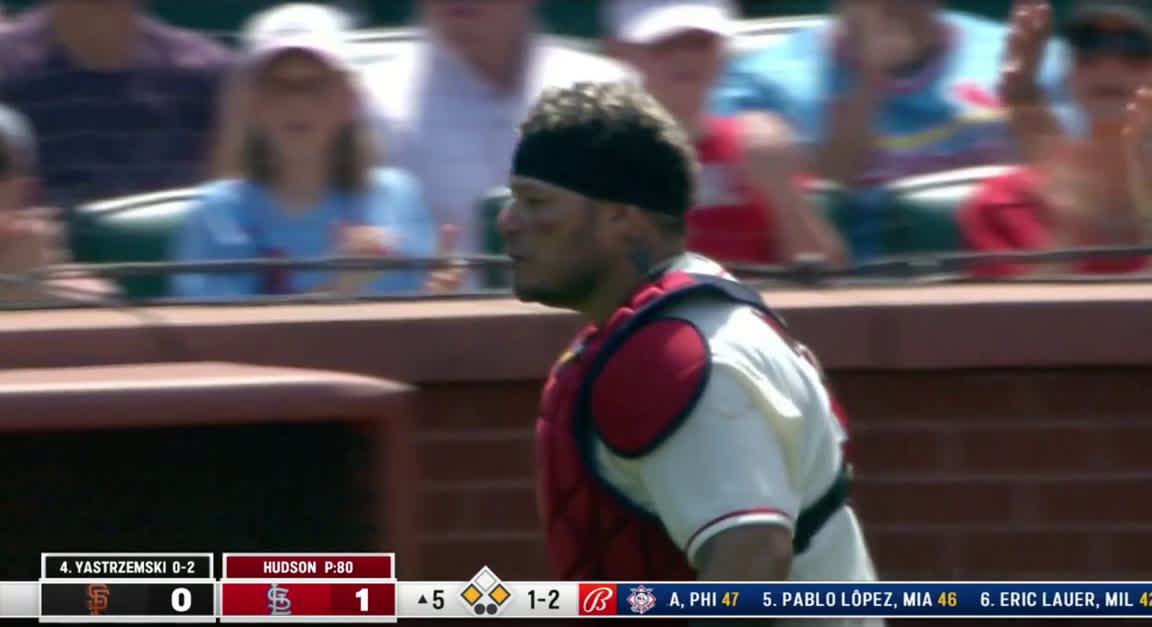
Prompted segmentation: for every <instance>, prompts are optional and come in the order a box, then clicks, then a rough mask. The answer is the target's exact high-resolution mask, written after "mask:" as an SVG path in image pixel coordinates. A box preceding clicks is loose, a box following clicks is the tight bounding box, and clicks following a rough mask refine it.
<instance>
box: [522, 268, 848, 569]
mask: <svg viewBox="0 0 1152 627" xmlns="http://www.w3.org/2000/svg"><path fill="white" fill-rule="evenodd" d="M700 296H712V297H716V296H719V297H722V298H727V299H730V300H732V301H733V302H734V303H741V304H747V305H751V306H753V307H755V308H756V309H757V310H759V311H760V312H761V313H762V315H763V317H764V319H765V322H766V323H767V324H770V325H772V326H773V327H774V328H775V329H777V331H778V332H780V333H781V334H783V333H784V326H783V323H782V322H781V321H780V320H779V318H777V317H776V316H775V314H773V313H772V312H771V311H770V310H769V309H768V308H767V307H766V306H765V305H764V303H763V301H762V300H761V299H760V295H759V293H758V292H756V291H755V290H753V289H751V288H749V287H747V286H745V285H743V284H741V283H738V282H736V281H731V280H727V279H723V278H720V277H715V276H707V275H696V274H687V273H682V272H672V273H668V274H665V275H663V276H662V277H660V278H659V279H658V280H657V281H655V282H654V283H651V284H649V285H647V286H645V287H644V288H642V289H640V290H638V291H637V293H636V294H635V295H634V296H633V297H632V299H631V300H630V301H629V303H628V304H627V305H625V306H624V307H621V308H620V309H618V310H617V311H616V312H615V313H614V314H613V315H612V316H611V318H610V319H609V321H608V322H607V323H606V324H605V325H604V326H603V327H602V328H601V329H595V328H592V327H589V328H586V329H585V330H584V331H582V332H581V333H580V334H579V335H578V336H577V337H576V340H575V341H574V342H573V344H572V347H573V348H571V349H570V350H569V351H568V352H566V353H565V355H564V356H563V357H561V358H560V360H559V361H558V362H557V363H556V365H555V366H553V368H552V372H551V373H550V375H549V378H548V382H547V384H546V385H545V388H544V394H543V398H542V401H541V406H540V416H539V418H538V419H537V421H536V453H537V464H538V484H537V491H538V494H537V496H538V506H539V514H540V518H541V521H542V523H543V525H544V529H545V531H546V533H547V537H548V544H549V547H550V549H551V553H552V558H553V562H554V564H555V566H556V567H557V569H558V574H559V575H560V577H561V578H563V579H565V580H584V581H605V580H635V581H686V580H694V579H696V571H695V569H694V568H693V567H692V566H691V565H690V564H689V563H688V561H687V559H686V557H685V555H684V553H683V551H681V549H680V547H678V546H677V545H676V544H675V543H674V542H673V541H672V540H671V539H670V538H669V537H668V534H667V533H666V532H665V530H664V528H663V526H662V525H661V523H660V520H659V519H658V518H656V517H655V516H654V515H653V514H651V513H649V512H647V511H644V510H642V509H641V508H639V507H637V506H636V505H634V504H633V503H631V502H630V501H629V500H628V499H627V498H626V497H625V496H624V495H622V494H620V493H619V492H618V491H617V490H615V489H614V488H613V487H612V486H611V485H609V484H608V483H607V482H606V481H604V480H603V478H602V477H600V476H599V474H598V472H597V465H596V462H595V445H596V441H597V440H599V441H601V442H603V443H604V444H605V445H606V446H608V448H609V449H610V450H612V451H613V453H615V454H617V455H620V456H622V457H625V458H629V457H630V458H637V457H642V456H643V455H645V454H646V453H648V452H649V451H651V450H653V449H654V448H656V446H658V445H659V444H660V443H661V442H662V441H663V440H664V439H665V438H667V437H668V436H669V435H671V434H672V433H673V432H674V431H675V430H676V428H677V427H678V426H679V425H680V423H681V422H682V421H683V420H684V419H685V418H686V417H687V416H688V415H689V414H690V413H691V411H692V408H693V407H694V406H695V404H696V401H697V400H698V398H699V396H700V394H701V393H702V392H703V390H704V387H705V385H706V384H707V382H708V375H709V373H710V366H711V358H710V352H709V349H708V344H707V340H706V339H705V338H704V337H703V336H702V335H701V334H700V332H699V331H698V330H697V329H696V327H694V326H693V325H692V324H691V323H689V322H687V321H685V320H681V319H677V318H668V317H663V316H661V315H660V314H661V313H662V312H664V311H667V309H668V308H669V307H671V306H673V305H676V304H678V303H682V302H684V301H685V300H687V299H690V298H697V297H700ZM797 350H803V349H802V348H801V347H799V345H797ZM848 491H849V479H848V473H847V472H843V473H841V476H840V478H839V479H837V481H836V482H835V483H834V485H833V486H831V487H830V488H829V489H828V491H827V493H826V494H825V495H824V496H823V497H821V499H819V500H818V501H817V503H815V504H814V505H812V506H811V507H809V508H808V509H806V510H805V511H803V512H801V513H800V516H799V518H798V520H797V523H796V532H795V538H794V543H793V545H794V546H793V548H794V551H795V553H796V554H800V553H802V552H803V551H804V550H805V549H806V548H807V546H808V542H809V541H810V540H811V538H812V536H813V535H815V533H816V531H818V530H819V528H820V527H821V526H823V524H824V523H825V522H826V521H827V519H828V518H829V517H831V516H832V514H834V513H835V512H836V511H837V510H839V509H840V507H841V506H843V505H844V503H845V502H846V501H847V498H848Z"/></svg>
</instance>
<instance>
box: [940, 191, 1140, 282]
mask: <svg viewBox="0 0 1152 627" xmlns="http://www.w3.org/2000/svg"><path fill="white" fill-rule="evenodd" d="M1039 186H1040V175H1039V173H1037V172H1036V171H1035V170H1032V169H1030V168H1018V169H1015V170H1012V171H1011V172H1008V173H1006V174H1003V175H1001V176H997V177H995V178H991V179H988V180H987V181H985V182H984V184H983V185H981V186H980V188H979V189H978V190H976V193H975V194H973V196H972V198H970V199H969V200H968V202H967V203H966V204H965V205H964V207H963V208H962V209H961V210H960V212H959V214H958V215H957V218H958V220H959V222H960V228H961V229H962V231H963V234H964V240H965V242H966V243H967V246H968V248H970V249H971V250H973V251H983V252H1005V251H1012V250H1044V249H1048V248H1055V247H1056V246H1055V245H1054V244H1053V241H1052V232H1051V228H1052V227H1051V222H1050V220H1051V211H1050V209H1049V207H1048V205H1047V203H1046V202H1045V200H1044V197H1043V195H1042V194H1041V193H1040V190H1039ZM1072 265H1073V267H1074V269H1075V270H1076V271H1077V272H1083V273H1100V274H1118V273H1122V272H1134V271H1136V270H1142V269H1144V268H1145V267H1147V266H1148V258H1147V257H1125V258H1120V257H1113V258H1095V259H1084V260H1082V261H1079V262H1076V263H1074V264H1072ZM1028 268H1029V265H1025V264H1015V263H1007V262H991V263H986V264H981V265H980V266H978V267H976V268H975V269H974V273H975V274H978V275H983V276H1012V275H1017V274H1024V273H1025V272H1027V271H1028Z"/></svg>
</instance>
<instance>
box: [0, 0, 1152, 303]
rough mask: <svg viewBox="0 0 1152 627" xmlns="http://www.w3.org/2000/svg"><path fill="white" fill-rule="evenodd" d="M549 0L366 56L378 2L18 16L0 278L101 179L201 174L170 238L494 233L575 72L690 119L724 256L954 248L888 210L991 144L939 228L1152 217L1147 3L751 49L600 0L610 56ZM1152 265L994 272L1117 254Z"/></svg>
mask: <svg viewBox="0 0 1152 627" xmlns="http://www.w3.org/2000/svg"><path fill="white" fill-rule="evenodd" d="M574 1H575V0H574ZM581 1H583V0H581ZM537 4H538V1H537V0H420V1H419V2H418V3H417V6H418V8H419V11H418V19H419V27H420V33H421V34H420V36H419V37H418V38H417V39H416V40H414V41H412V42H410V44H406V45H405V46H404V47H403V49H402V50H401V51H399V52H397V53H396V54H394V55H390V56H388V58H386V59H383V60H379V61H377V62H373V63H367V64H356V63H353V57H354V55H353V54H352V52H351V49H350V46H351V44H350V43H349V34H350V33H351V32H352V31H353V30H354V29H356V28H357V27H358V25H357V24H355V23H353V21H352V20H351V18H350V17H349V16H348V15H347V14H344V13H342V12H340V11H339V10H337V9H334V8H331V7H329V6H326V5H324V4H304V3H292V4H285V5H282V6H278V7H275V8H273V9H271V10H268V11H265V12H263V13H261V14H258V15H255V16H252V18H251V20H250V21H249V22H248V24H246V25H245V26H244V30H243V36H242V37H241V39H240V41H239V44H238V45H237V46H235V47H231V46H225V45H223V44H221V43H219V42H217V41H214V40H212V39H210V38H208V37H206V36H203V35H201V34H197V33H194V32H191V31H187V30H183V29H180V28H177V27H174V26H172V25H169V24H166V23H164V22H162V21H161V20H160V19H158V18H157V17H155V16H151V15H149V13H148V10H147V3H146V2H143V1H141V0H99V1H93V0H44V1H43V2H41V3H40V4H39V5H38V6H36V7H34V8H31V9H29V10H27V11H25V12H21V13H19V14H14V15H7V16H6V17H5V20H4V24H3V27H2V28H0V103H3V108H0V274H2V275H5V276H8V277H9V278H11V277H13V276H16V275H22V274H25V273H28V272H32V271H34V270H37V269H39V268H42V267H44V266H51V265H53V264H59V263H61V262H63V261H67V260H69V259H70V258H76V257H77V255H75V254H73V253H74V251H70V250H68V245H67V242H68V238H67V237H66V235H65V234H66V233H67V232H68V229H69V225H70V224H71V223H72V220H73V218H74V216H75V215H76V212H77V211H79V209H80V208H81V207H84V206H85V205H87V204H90V203H93V202H96V201H103V200H108V199H113V198H118V197H124V196H131V195H135V194H143V193H147V192H156V191H161V190H169V189H174V188H186V187H195V188H196V190H197V191H196V194H195V199H194V200H193V201H191V203H190V205H189V207H188V209H187V211H186V213H185V214H184V215H183V217H182V218H181V220H180V224H179V225H178V226H177V227H176V228H174V232H173V233H172V237H171V242H170V245H169V246H168V247H167V251H168V254H167V257H166V258H167V259H168V260H172V261H214V260H233V259H253V258H277V257H279V258H295V257H308V258H310V257H323V256H329V255H340V256H376V255H379V256H386V257H397V258H404V257H412V258H423V257H432V256H452V255H469V254H482V253H497V252H500V251H499V230H498V226H497V223H496V220H495V219H494V218H495V215H494V210H492V208H491V207H492V205H491V203H488V202H485V201H486V199H488V198H489V197H490V195H491V193H492V191H493V190H494V189H496V188H498V187H500V186H502V185H504V184H505V183H506V180H507V176H508V171H509V165H510V161H511V157H512V152H513V149H514V146H515V143H516V140H517V127H518V125H519V123H520V121H521V119H522V117H523V116H524V115H525V114H526V113H527V111H528V109H529V107H530V106H531V105H532V104H533V102H534V101H535V99H536V98H537V97H538V96H539V94H540V93H541V92H542V91H543V90H545V89H547V88H549V87H552V86H562V85H566V84H571V83H574V82H581V81H619V80H625V81H642V82H643V84H644V85H645V86H646V88H647V89H648V91H650V92H651V93H652V94H653V95H654V96H655V97H656V98H657V99H658V100H659V101H660V102H661V103H662V104H664V106H665V107H666V108H667V109H668V111H669V112H670V113H672V114H673V115H674V116H675V117H676V118H677V119H678V120H679V121H680V122H681V123H682V124H683V126H684V128H685V129H686V130H688V131H689V132H690V133H691V135H692V136H693V137H694V138H695V140H696V147H697V156H698V159H699V161H700V171H699V181H698V187H697V192H696V198H697V207H696V208H695V209H693V211H691V212H690V213H689V214H688V216H687V218H686V225H685V227H686V229H685V232H686V236H687V239H688V245H689V248H691V249H693V250H696V251H698V252H701V253H704V254H706V255H709V256H712V257H713V258H715V259H717V260H720V261H723V262H746V263H786V262H791V261H794V260H796V259H798V258H813V257H816V258H821V259H823V260H825V261H826V262H828V263H832V264H840V263H853V262H860V261H866V260H869V259H873V258H877V257H884V256H888V255H892V254H897V253H900V252H906V251H908V250H918V251H920V250H934V249H936V248H940V247H941V245H939V244H933V243H931V242H930V240H931V237H930V236H929V235H924V236H923V239H922V240H919V241H918V238H920V237H921V235H920V234H918V233H917V231H916V226H915V224H916V222H915V221H914V220H913V221H908V220H903V221H894V219H893V217H892V216H893V215H894V214H893V211H892V209H891V207H892V206H893V205H894V204H897V202H898V198H897V197H898V196H899V194H900V191H899V190H901V189H906V188H907V185H906V183H907V182H908V181H909V180H913V179H917V177H921V180H922V177H925V176H934V175H938V174H940V173H949V172H957V171H968V170H969V169H972V168H979V172H980V174H979V176H977V177H976V178H975V179H974V180H973V178H972V176H968V177H967V178H965V177H959V178H958V179H957V180H960V179H963V180H964V181H966V185H967V186H966V187H963V191H964V194H963V197H962V198H959V199H958V201H957V202H956V203H954V204H953V205H950V206H948V207H946V208H945V209H944V215H943V216H934V219H943V220H944V221H945V222H946V223H947V225H948V227H947V228H954V229H955V233H956V237H955V238H954V243H953V244H952V245H950V246H943V248H951V249H952V250H970V251H984V252H998V251H1009V250H1043V249H1049V248H1064V247H1077V246H1108V245H1139V244H1143V243H1146V242H1147V240H1148V236H1149V225H1150V224H1152V222H1150V218H1152V190H1150V189H1148V185H1149V179H1150V177H1149V176H1148V173H1149V172H1150V171H1152V170H1150V169H1149V165H1150V164H1148V163H1147V159H1148V157H1149V156H1150V155H1152V152H1150V148H1152V144H1150V143H1149V138H1150V135H1149V125H1150V124H1152V92H1150V91H1148V90H1146V89H1145V87H1144V86H1145V85H1148V84H1150V79H1152V0H1079V1H1074V3H1073V6H1072V7H1071V10H1070V12H1069V13H1068V16H1067V17H1066V18H1064V19H1062V20H1060V21H1059V22H1057V20H1055V19H1054V17H1053V12H1052V7H1051V6H1049V5H1048V3H1047V2H1046V1H1045V0H1016V1H1015V3H1014V6H1013V9H1012V14H1011V18H1010V19H1009V20H1008V21H1007V22H1005V23H999V22H995V21H991V20H988V19H986V18H982V17H976V16H972V15H966V14H961V13H957V12H953V11H949V10H948V9H947V7H946V6H945V3H944V2H942V1H940V2H938V1H936V0H838V1H837V2H835V3H833V5H832V6H833V9H832V13H831V14H830V15H829V16H828V19H827V20H826V21H824V23H822V24H820V25H818V26H813V27H810V28H803V29H800V30H797V31H795V32H792V33H789V34H787V35H784V36H782V37H780V38H779V39H776V40H773V41H772V42H771V43H769V44H767V45H766V46H765V47H764V48H762V49H759V50H755V51H752V52H750V53H746V54H735V53H733V52H732V48H733V46H732V43H733V37H734V36H735V27H736V25H737V24H738V21H739V20H740V19H741V16H740V15H739V14H738V11H737V8H736V6H735V5H734V4H733V3H732V2H729V1H728V0H602V2H601V3H600V4H601V9H602V17H603V32H604V33H605V34H604V37H603V39H602V41H600V42H597V46H596V47H597V51H596V53H593V52H589V51H583V50H578V49H576V48H573V47H570V46H564V45H561V44H559V43H557V42H556V41H555V40H552V39H548V38H546V37H544V36H543V32H542V28H541V25H540V23H539V21H538V20H537V18H536V15H537V12H536V9H537V8H538V7H537ZM557 158H562V155H559V156H558V157H557ZM985 166H996V167H985ZM973 176H974V175H973ZM496 210H498V207H497V208H496ZM937 211H939V210H937ZM895 230H900V231H901V232H900V233H899V237H898V238H894V237H892V234H893V231H895ZM897 239H898V240H900V241H903V242H905V245H903V246H902V247H901V246H897V245H894V244H893V242H894V241H896V240H897ZM909 241H911V242H912V244H911V245H907V242H909ZM108 258H111V259H115V258H116V256H115V251H114V250H113V251H111V254H110V255H109V257H108ZM76 260H77V261H89V260H87V259H83V258H79V259H76ZM105 260H106V259H105ZM1147 261H1148V258H1147V257H1142V256H1141V257H1115V256H1112V257H1100V258H1087V259H1084V260H1080V261H1076V262H1073V263H1063V264H1056V265H1047V266H1039V265H1023V264H1008V263H988V264H983V265H981V266H978V267H976V268H974V272H976V273H979V274H985V275H996V276H1002V275H1017V274H1024V273H1028V272H1053V271H1056V272H1064V273H1066V272H1074V273H1079V272H1097V273H1118V272H1133V271H1139V270H1142V269H1145V268H1146V266H1147ZM486 280H487V279H486V278H485V277H482V276H480V275H478V274H477V275H475V276H473V275H472V274H470V273H466V272H465V271H463V270H460V269H449V270H436V271H426V270H422V269H405V270H388V271H359V270H358V271H355V272H335V273H332V272H321V271H305V272H285V271H280V270H273V271H268V272H245V273H230V274H224V273H203V274H192V273H189V274H184V275H179V276H175V277H173V280H172V281H171V290H172V293H173V294H176V295H180V296H184V297H191V298H197V299H216V298H226V299H235V298H243V297H245V296H249V295H261V294H290V293H300V292H329V293H337V294H347V295H360V294H367V293H389V292H398V291H411V290H425V289H431V290H454V289H467V288H472V287H479V286H482V285H483V284H484V283H485V281H486ZM70 281H71V283H70V284H69V286H70V287H76V285H77V284H78V283H79V282H77V281H76V280H75V279H71V280H70ZM30 289H31V290H42V289H43V288H42V287H30V286H28V285H25V284H21V283H19V282H16V281H11V280H9V281H4V282H2V283H0V297H2V298H3V299H5V300H13V299H20V298H24V297H26V296H27V291H28V290H30ZM81 289H84V290H90V291H93V292H96V293H100V292H113V291H115V290H116V289H117V288H116V287H115V286H113V285H110V284H106V283H104V282H102V281H98V280H86V281H83V282H82V286H81Z"/></svg>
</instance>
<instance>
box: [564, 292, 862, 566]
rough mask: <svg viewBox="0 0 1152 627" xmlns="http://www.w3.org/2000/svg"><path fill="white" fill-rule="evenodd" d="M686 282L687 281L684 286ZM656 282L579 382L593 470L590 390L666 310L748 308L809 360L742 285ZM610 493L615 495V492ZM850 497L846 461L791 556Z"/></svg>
mask: <svg viewBox="0 0 1152 627" xmlns="http://www.w3.org/2000/svg"><path fill="white" fill-rule="evenodd" d="M685 278H687V279H690V280H688V281H685V280H684V279H685ZM668 279H672V281H668ZM659 283H663V284H670V287H669V289H668V290H667V291H666V292H664V293H663V294H662V295H660V296H659V297H657V298H655V299H654V300H652V301H650V302H648V303H645V304H643V305H642V306H640V307H639V308H638V309H637V310H636V311H635V312H634V313H633V314H632V316H631V317H629V318H628V319H627V320H625V322H624V323H623V324H621V325H620V326H619V327H618V328H616V329H614V330H612V331H611V332H610V333H609V335H608V337H607V338H606V339H605V340H604V342H603V344H602V347H601V349H600V350H599V351H597V353H596V357H595V359H594V360H593V361H592V363H591V364H589V366H588V369H587V371H586V372H585V375H584V377H583V380H582V381H581V382H580V392H579V394H577V400H576V414H575V417H576V421H575V422H576V425H575V426H576V429H577V430H578V432H577V433H576V437H577V441H579V442H581V443H582V448H584V451H585V455H586V458H587V459H586V460H587V461H588V462H589V463H591V464H592V465H590V466H589V468H595V465H594V460H593V459H592V455H590V451H591V450H592V446H591V445H592V437H593V436H594V435H595V434H594V433H593V431H594V429H589V428H587V425H591V424H595V423H594V421H593V420H592V415H591V409H590V399H591V398H592V389H593V386H594V385H595V383H596V379H597V378H598V377H599V375H600V373H601V372H602V371H603V370H604V367H605V366H606V365H607V363H608V361H609V359H611V357H612V355H613V354H614V353H615V352H616V351H617V350H619V349H620V347H622V346H623V345H624V343H625V342H626V341H627V340H628V338H629V337H631V336H632V334H633V333H635V332H636V331H637V330H638V329H640V328H641V327H642V326H643V325H645V324H647V323H649V322H652V321H654V320H657V319H659V317H660V315H661V314H662V313H663V312H665V311H667V310H668V309H669V308H671V307H674V306H676V305H678V304H680V303H683V302H686V301H689V300H690V299H693V298H699V297H707V296H711V297H720V298H725V299H728V300H731V301H733V302H736V303H740V304H744V305H748V306H750V307H753V308H754V309H756V310H757V311H759V312H760V313H761V315H762V316H763V317H764V319H765V323H766V324H770V325H771V326H772V327H773V328H774V329H776V331H777V333H779V334H780V336H781V337H782V338H784V339H785V341H787V342H788V343H789V344H790V345H791V346H792V347H793V349H794V350H795V351H796V352H797V353H798V354H799V355H801V356H802V357H805V358H806V359H808V355H809V354H810V353H809V352H808V351H807V349H805V348H804V347H803V346H802V345H800V344H799V343H798V342H796V341H795V340H794V339H793V338H792V337H791V336H790V335H789V334H788V331H787V327H786V326H785V324H784V321H783V320H781V319H780V317H779V316H778V315H776V313H775V312H773V311H772V310H771V309H769V308H768V306H767V305H766V304H765V303H764V301H763V299H761V298H760V293H759V292H757V291H756V290H754V289H752V288H751V287H748V286H747V285H744V284H743V283H740V282H738V281H732V280H729V279H725V278H723V277H719V276H713V275H704V274H687V275H686V274H685V273H672V274H668V275H665V276H664V277H663V278H662V279H660V281H659ZM817 367H818V366H817ZM691 409H692V408H691V407H687V408H685V409H684V411H683V413H684V415H685V416H686V415H687V414H688V412H690V411H691ZM677 424H678V421H673V422H671V427H670V428H669V429H668V431H669V432H668V433H665V434H663V436H661V437H660V438H658V441H659V440H661V439H663V438H664V437H667V436H668V435H671V431H673V430H674V428H675V426H676V425H677ZM658 441H657V443H658ZM609 488H610V487H609ZM610 489H611V488H610ZM612 491H613V492H615V490H612ZM851 492H852V468H851V466H850V465H849V464H848V463H847V462H845V463H844V464H843V465H842V466H841V468H840V472H839V473H838V474H837V476H836V478H835V480H833V482H832V484H831V485H830V486H829V487H828V489H827V490H825V492H824V494H823V495H821V496H820V498H818V499H816V501H815V502H814V503H812V505H810V506H809V507H807V508H805V509H804V510H802V511H801V512H800V514H799V516H798V518H797V520H796V525H795V529H794V531H793V538H792V551H793V554H794V555H799V554H801V553H803V552H804V551H805V550H807V549H808V546H809V544H810V543H811V541H812V538H813V537H814V536H815V535H816V533H817V532H819V531H820V529H821V528H822V527H823V526H824V525H825V523H827V522H828V520H829V519H830V518H832V516H833V515H835V514H836V512H838V511H839V510H840V508H841V507H843V506H844V505H845V504H847V503H848V501H849V498H850V496H851ZM617 496H621V498H623V497H622V495H619V494H618V495H617ZM625 500H626V499H625ZM629 505H630V506H631V507H632V508H633V509H638V508H636V507H635V505H634V504H631V503H629Z"/></svg>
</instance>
